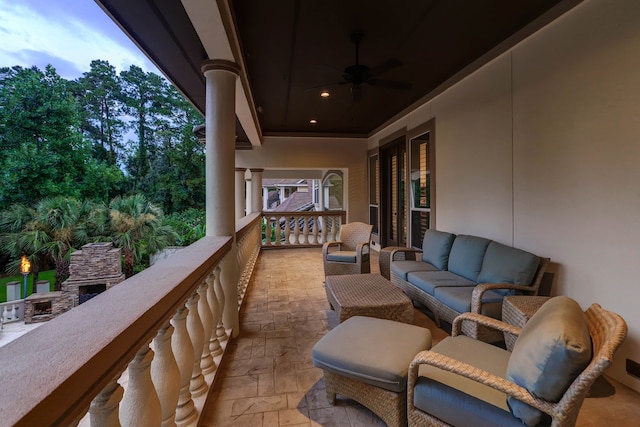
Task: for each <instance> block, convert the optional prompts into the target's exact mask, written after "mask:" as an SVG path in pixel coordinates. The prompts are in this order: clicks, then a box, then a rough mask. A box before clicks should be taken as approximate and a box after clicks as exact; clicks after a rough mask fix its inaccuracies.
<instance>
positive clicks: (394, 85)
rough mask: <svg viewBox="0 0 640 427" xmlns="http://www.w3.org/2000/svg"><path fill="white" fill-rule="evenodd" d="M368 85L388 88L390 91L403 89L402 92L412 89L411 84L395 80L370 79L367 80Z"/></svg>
mask: <svg viewBox="0 0 640 427" xmlns="http://www.w3.org/2000/svg"><path fill="white" fill-rule="evenodd" d="M367 83H369V84H370V85H371V86H380V87H388V88H390V89H401V90H409V89H411V83H407V82H398V81H395V80H384V79H369V80H367Z"/></svg>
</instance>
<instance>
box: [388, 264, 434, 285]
mask: <svg viewBox="0 0 640 427" xmlns="http://www.w3.org/2000/svg"><path fill="white" fill-rule="evenodd" d="M391 271H392V272H393V273H394V274H396V275H397V276H398V277H400V278H401V279H402V280H407V273H412V272H414V271H438V269H437V268H436V267H435V266H433V265H431V264H429V263H428V262H424V261H412V260H406V261H393V262H392V263H391Z"/></svg>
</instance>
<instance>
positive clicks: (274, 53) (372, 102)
mask: <svg viewBox="0 0 640 427" xmlns="http://www.w3.org/2000/svg"><path fill="white" fill-rule="evenodd" d="M232 3H233V7H234V11H235V17H236V21H237V25H238V29H239V33H240V38H241V43H242V50H243V52H244V56H245V60H246V64H247V69H248V74H249V79H250V82H251V86H252V90H253V95H254V101H255V105H256V107H257V108H258V112H259V114H258V117H259V120H260V124H261V127H262V131H263V133H264V134H265V135H269V134H282V133H287V132H294V133H309V132H319V133H331V134H344V135H367V134H369V133H371V132H372V131H373V130H375V129H376V128H378V127H379V126H381V125H383V124H384V123H385V122H387V121H388V120H389V119H391V118H392V117H393V116H394V115H396V114H397V113H399V112H401V111H403V110H404V109H406V108H407V107H409V106H410V105H412V104H413V103H414V102H416V101H418V100H420V99H421V98H423V97H424V96H426V95H427V94H429V93H430V92H432V91H433V90H434V89H436V88H437V87H438V86H439V85H441V84H442V83H444V82H445V81H446V80H447V79H449V78H450V77H451V76H453V75H454V74H456V73H457V72H459V71H460V70H462V69H463V68H465V67H466V66H468V65H469V64H471V63H472V62H474V61H475V60H477V59H478V58H480V57H482V56H483V55H485V54H486V53H487V52H489V51H490V50H492V49H493V48H494V47H496V46H497V45H499V44H500V43H501V42H503V41H504V40H506V39H508V38H509V37H511V36H513V35H514V34H516V33H517V32H518V31H519V30H521V29H523V28H524V27H525V26H527V25H528V24H530V23H531V22H533V21H534V20H536V18H538V17H540V16H541V15H542V14H544V13H545V12H547V11H548V10H549V9H550V8H552V7H553V6H555V5H556V4H558V3H559V0H518V1H513V0H377V1H376V0H348V1H345V0H278V1H264V0H233V2H232ZM355 31H359V32H361V33H362V34H363V38H362V42H361V43H360V52H359V54H360V55H359V56H360V64H364V65H367V66H369V67H375V66H377V65H379V64H384V63H385V62H386V61H388V60H390V59H396V60H398V62H399V63H400V64H401V65H399V66H397V67H395V68H392V69H390V70H388V71H386V72H383V73H381V74H380V75H379V78H381V79H385V80H393V81H400V82H406V83H410V84H411V89H410V90H403V89H393V88H387V87H380V86H377V85H375V86H374V85H368V84H363V85H361V86H362V87H361V89H360V94H359V97H354V95H353V94H352V85H350V84H343V85H336V84H333V85H332V84H331V83H336V82H340V81H343V70H344V69H345V68H346V67H347V66H350V65H352V64H354V63H355V44H354V43H353V42H352V41H351V34H352V33H353V32H355ZM314 87H315V89H313V90H309V88H314ZM325 87H326V88H327V89H329V90H330V93H331V96H330V97H329V98H326V99H322V98H321V97H320V96H319V93H320V90H321V89H323V88H325ZM354 98H359V99H354ZM312 118H314V119H316V120H317V124H315V125H312V124H310V119H312Z"/></svg>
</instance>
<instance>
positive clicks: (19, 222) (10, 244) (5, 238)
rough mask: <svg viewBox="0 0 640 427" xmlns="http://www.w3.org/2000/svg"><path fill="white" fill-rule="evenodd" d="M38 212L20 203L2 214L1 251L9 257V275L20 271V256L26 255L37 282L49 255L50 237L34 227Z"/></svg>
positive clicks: (0, 228) (0, 223)
mask: <svg viewBox="0 0 640 427" xmlns="http://www.w3.org/2000/svg"><path fill="white" fill-rule="evenodd" d="M35 215H36V211H35V210H34V209H32V208H30V207H28V206H25V205H23V204H20V203H16V204H14V205H11V206H9V208H7V209H6V210H4V211H2V212H0V251H2V252H4V253H5V254H7V255H8V256H9V258H10V259H11V261H10V262H9V263H8V265H7V272H8V273H9V274H17V273H18V272H19V271H20V256H21V255H22V254H23V253H24V254H26V255H27V258H28V259H29V262H31V266H32V272H33V275H34V278H35V281H36V282H37V280H38V273H39V271H40V267H41V266H42V264H43V263H44V261H45V258H46V256H47V254H46V253H45V251H44V246H45V244H46V243H48V242H49V236H48V235H47V234H46V233H44V232H42V231H40V230H38V229H37V228H36V227H34V222H35Z"/></svg>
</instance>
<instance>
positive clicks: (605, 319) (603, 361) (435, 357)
mask: <svg viewBox="0 0 640 427" xmlns="http://www.w3.org/2000/svg"><path fill="white" fill-rule="evenodd" d="M585 315H586V318H587V324H588V329H589V335H590V336H591V342H592V349H593V351H592V356H591V360H590V362H589V364H588V365H587V367H586V368H585V369H584V370H583V371H582V372H580V373H579V374H578V376H577V377H576V378H575V380H573V382H571V383H570V385H569V387H568V389H567V390H566V391H565V392H564V394H563V395H562V396H561V398H560V399H559V400H558V401H557V402H550V401H546V400H543V399H540V398H537V397H535V396H533V395H532V394H531V393H529V391H528V390H527V389H526V388H524V387H521V386H519V385H517V384H515V383H514V382H511V381H509V380H507V379H505V378H504V377H502V376H500V375H496V374H494V373H490V372H487V371H486V370H484V369H480V368H478V367H476V366H473V365H472V364H471V363H465V362H462V361H460V360H457V359H456V358H452V357H449V356H445V355H443V354H440V353H437V352H435V351H422V352H420V353H418V354H417V355H416V357H415V358H414V359H413V361H412V362H411V365H410V367H409V376H408V389H407V406H408V419H409V426H450V424H447V423H446V422H443V421H442V420H440V419H438V418H436V417H435V416H433V415H431V414H428V413H425V412H423V411H422V410H420V409H418V408H416V406H415V405H414V403H415V401H414V387H415V386H416V382H417V381H418V379H419V370H420V366H421V365H430V366H433V367H437V368H439V369H440V370H442V371H447V372H452V373H455V374H457V375H459V376H460V377H461V381H469V380H471V381H473V382H474V383H477V384H481V385H484V386H486V387H488V388H490V389H491V390H494V391H493V392H496V391H497V392H499V393H503V394H504V397H509V396H511V397H513V398H515V399H517V400H519V401H521V402H524V403H526V404H528V405H530V406H531V407H534V408H536V409H538V410H540V411H542V412H543V413H545V414H548V415H549V416H550V418H551V426H553V427H565V426H575V423H576V420H577V418H578V412H579V411H580V407H581V406H582V403H583V401H584V398H585V397H586V395H587V393H588V391H589V388H590V387H591V385H592V384H593V382H594V381H595V380H596V379H597V378H598V377H599V376H600V375H601V374H602V373H603V372H604V371H605V370H606V369H607V368H608V367H609V366H610V365H611V363H612V359H613V355H614V352H615V351H616V350H617V348H618V347H619V346H620V344H621V343H622V341H623V340H624V338H625V337H626V333H627V325H626V323H625V321H624V320H623V319H622V318H621V317H620V316H619V315H617V314H616V313H613V312H610V311H606V310H604V309H602V308H601V307H600V305H598V304H593V305H591V307H589V308H588V309H587V311H586V312H585ZM468 321H472V322H477V323H480V324H483V325H485V326H488V327H492V328H496V329H499V330H501V331H503V332H508V333H511V334H515V335H518V334H519V333H520V331H521V329H520V328H517V327H515V326H512V325H509V324H507V323H504V322H501V321H499V320H496V319H493V318H490V317H486V316H482V315H479V314H475V313H464V314H462V315H460V316H458V317H457V318H456V319H455V321H454V323H453V331H452V337H455V336H457V335H458V334H460V330H461V325H462V323H463V322H464V323H466V322H468ZM448 339H451V338H446V339H445V340H448ZM443 342H444V341H443ZM481 344H482V345H487V346H489V345H490V344H486V343H481ZM501 351H505V352H506V350H501ZM507 353H508V352H507ZM508 354H510V353H508ZM506 357H509V356H506ZM467 396H468V395H467ZM456 403H459V401H458V400H452V401H451V405H456ZM494 409H497V408H494ZM453 410H459V408H454V409H453ZM497 410H498V411H501V409H497ZM505 412H506V414H502V416H503V417H507V421H506V422H504V423H500V425H522V424H521V423H520V420H518V419H517V418H515V417H514V416H513V415H511V413H510V412H509V410H508V409H507V410H506V411H505ZM509 416H511V417H512V419H513V423H512V422H511V421H510V420H508V417H509ZM467 425H480V424H479V423H478V422H477V420H473V419H469V422H468V424H467ZM492 425H497V424H495V423H494V424H492Z"/></svg>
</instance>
